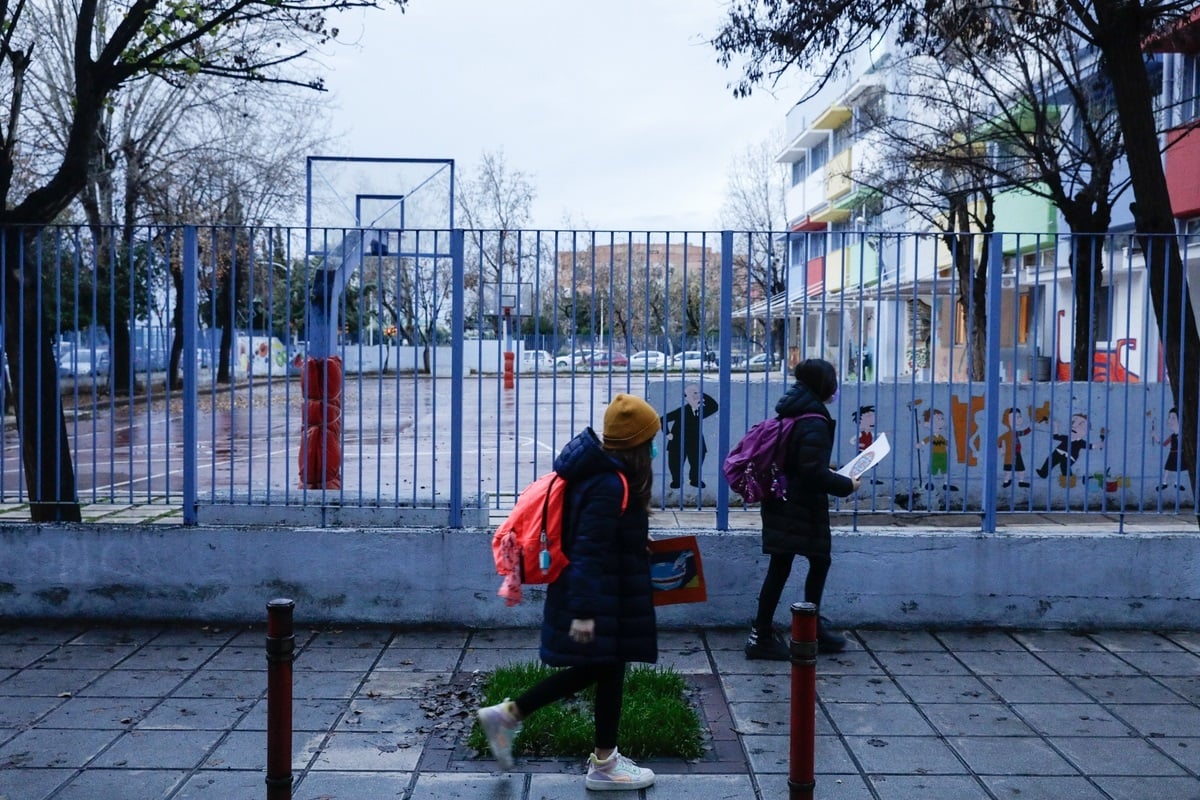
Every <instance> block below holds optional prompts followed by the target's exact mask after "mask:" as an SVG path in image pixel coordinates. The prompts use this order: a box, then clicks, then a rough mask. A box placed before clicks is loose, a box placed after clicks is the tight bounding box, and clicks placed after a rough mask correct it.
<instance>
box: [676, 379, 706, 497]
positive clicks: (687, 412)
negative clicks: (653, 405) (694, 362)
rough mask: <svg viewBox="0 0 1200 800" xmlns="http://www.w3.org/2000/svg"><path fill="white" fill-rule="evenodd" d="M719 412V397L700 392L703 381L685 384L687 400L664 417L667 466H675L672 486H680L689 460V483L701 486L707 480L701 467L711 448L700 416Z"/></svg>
mask: <svg viewBox="0 0 1200 800" xmlns="http://www.w3.org/2000/svg"><path fill="white" fill-rule="evenodd" d="M715 413H717V401H716V400H715V399H713V398H712V397H711V396H709V395H708V394H702V393H701V392H700V385H699V384H696V383H689V384H688V385H687V386H685V387H683V404H682V405H680V406H679V408H676V409H675V410H674V411H669V412H667V414H666V416H664V417H663V430H665V431H666V432H667V467H668V468H669V469H670V470H671V488H672V489H678V488H679V474H680V472H682V470H683V462H684V461H685V460H686V461H687V462H688V483H690V484H691V485H692V486H695V487H696V488H698V489H703V488H704V486H705V484H704V481H702V480H701V479H700V467H701V466H702V465H703V464H704V456H705V454H706V453H707V452H708V444H707V443H706V442H705V441H704V435H703V434H702V433H701V431H700V420H702V419H704V418H705V417H709V416H712V415H713V414H715Z"/></svg>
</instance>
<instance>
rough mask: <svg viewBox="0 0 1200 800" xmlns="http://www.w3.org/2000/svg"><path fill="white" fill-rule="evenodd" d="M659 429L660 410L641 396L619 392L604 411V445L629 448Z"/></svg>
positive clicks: (647, 439)
mask: <svg viewBox="0 0 1200 800" xmlns="http://www.w3.org/2000/svg"><path fill="white" fill-rule="evenodd" d="M658 431H659V419H658V412H657V411H655V410H654V408H653V407H652V406H651V405H650V404H649V403H647V402H646V401H645V400H643V399H642V398H640V397H634V396H633V395H631V394H619V395H617V396H616V397H614V398H613V401H612V402H611V403H609V404H608V408H607V409H606V410H605V412H604V446H605V447H609V448H612V449H613V450H629V449H630V448H633V447H637V446H638V445H639V444H643V443H645V442H648V441H650V440H651V439H653V438H654V434H656V433H658Z"/></svg>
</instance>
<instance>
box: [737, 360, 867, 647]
mask: <svg viewBox="0 0 1200 800" xmlns="http://www.w3.org/2000/svg"><path fill="white" fill-rule="evenodd" d="M795 376H796V383H795V385H793V386H792V388H791V389H789V390H788V391H787V393H786V394H784V396H783V397H782V398H780V400H779V402H778V403H777V404H776V405H775V413H776V414H778V415H779V416H781V417H798V418H799V419H797V420H796V423H795V424H794V425H793V426H792V431H791V435H790V436H789V437H788V445H787V461H786V463H785V465H784V473H785V474H786V475H787V485H788V492H787V498H786V499H782V500H781V499H779V498H776V497H773V496H771V495H768V496H767V497H766V498H765V499H764V500H763V502H762V507H761V513H762V530H763V552H764V553H766V554H767V555H769V556H770V557H771V560H770V563H769V564H768V565H767V574H766V577H765V578H764V579H763V585H762V589H761V591H760V592H759V594H758V614H757V615H756V616H755V618H754V626H753V628H752V629H751V631H750V638H749V639H748V640H747V641H746V657H747V658H763V659H771V660H774V661H787V660H788V657H789V653H788V647H787V645H786V644H785V643H784V642H783V641H782V640H781V639H780V637H779V636H777V635H776V634H775V632H774V629H773V627H772V622H773V620H774V617H775V609H776V607H777V606H778V605H779V598H780V596H781V595H782V594H783V587H784V584H786V583H787V579H788V576H789V575H790V574H791V572H792V561H793V560H794V559H795V557H796V556H797V555H802V556H805V557H806V558H807V559H808V576H807V578H806V579H805V581H804V600H805V602H808V603H813V604H814V605H816V606H817V607H818V608H820V606H821V595H822V594H823V593H824V591H825V578H826V576H827V575H828V574H829V565H830V562H831V559H830V542H831V538H830V534H829V498H828V495H834V496H835V497H849V496H850V495H851V494H853V493H854V492H855V490H857V489H858V487H859V486H860V481H859V479H858V478H848V477H846V476H845V475H839V474H837V473H836V472H834V471H833V469H832V468H831V467H830V464H831V458H832V456H833V441H834V439H833V432H834V425H835V423H834V421H833V418H832V417H830V416H829V410H828V409H827V408H826V406H827V405H828V404H830V403H832V402H833V401H834V398H835V397H836V395H837V388H838V380H837V371H836V370H835V369H834V367H833V365H832V364H830V363H829V362H828V361H824V360H822V359H819V358H810V359H808V360H806V361H802V362H800V363H799V364H797V365H796V370H795ZM817 640H818V648H819V649H820V650H821V652H824V653H830V652H838V651H840V650H841V649H842V648H843V647H845V646H846V640H845V639H844V638H843V637H842V636H841V635H840V634H838V633H836V632H834V631H832V630H830V629H829V627H828V623H827V622H826V621H825V620H824V619H820V621H819V624H818V627H817Z"/></svg>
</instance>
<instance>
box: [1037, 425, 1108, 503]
mask: <svg viewBox="0 0 1200 800" xmlns="http://www.w3.org/2000/svg"><path fill="white" fill-rule="evenodd" d="M1089 430H1090V426H1089V424H1088V418H1087V414H1083V413H1079V412H1077V413H1075V414H1072V415H1071V429H1070V432H1068V433H1055V434H1051V438H1052V439H1053V440H1054V449H1053V450H1051V451H1050V455H1049V456H1047V457H1046V460H1045V461H1043V462H1042V465H1041V466H1040V467H1038V469H1037V474H1038V477H1040V478H1045V477H1046V476H1048V475H1049V474H1050V472H1051V471H1052V470H1054V469H1058V470H1059V475H1060V478H1059V483H1061V484H1063V485H1064V486H1066V485H1072V486H1073V485H1074V483H1075V482H1074V480H1068V479H1069V478H1074V465H1075V462H1076V461H1078V460H1079V457H1080V456H1081V455H1082V454H1083V452H1084V451H1085V450H1103V449H1104V429H1103V428H1102V429H1101V430H1100V441H1098V442H1091V441H1088V432H1089Z"/></svg>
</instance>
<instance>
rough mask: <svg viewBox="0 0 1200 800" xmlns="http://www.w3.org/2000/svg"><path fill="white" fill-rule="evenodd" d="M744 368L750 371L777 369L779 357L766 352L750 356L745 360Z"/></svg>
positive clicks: (771, 370)
mask: <svg viewBox="0 0 1200 800" xmlns="http://www.w3.org/2000/svg"><path fill="white" fill-rule="evenodd" d="M746 369H748V370H750V371H751V372H773V371H775V370H778V369H779V359H777V358H775V357H774V356H772V355H768V354H766V353H759V354H758V355H756V356H751V357H750V360H749V361H747V362H746Z"/></svg>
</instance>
